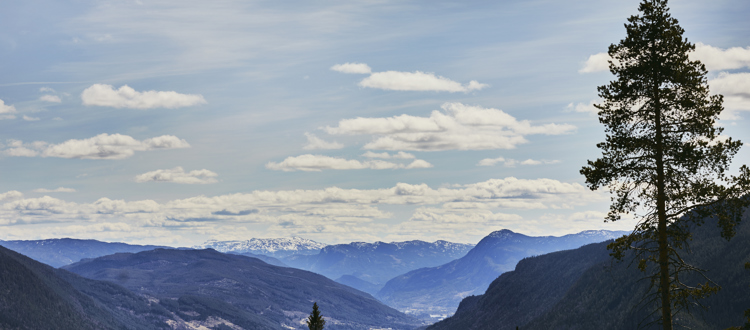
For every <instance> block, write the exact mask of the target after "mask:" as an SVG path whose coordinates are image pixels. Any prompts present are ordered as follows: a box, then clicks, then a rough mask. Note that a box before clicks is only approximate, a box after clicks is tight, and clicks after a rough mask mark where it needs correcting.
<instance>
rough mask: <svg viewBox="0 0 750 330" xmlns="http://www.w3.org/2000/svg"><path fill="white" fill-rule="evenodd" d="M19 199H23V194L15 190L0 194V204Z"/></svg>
mask: <svg viewBox="0 0 750 330" xmlns="http://www.w3.org/2000/svg"><path fill="white" fill-rule="evenodd" d="M20 198H23V193H21V192H20V191H17V190H11V191H8V192H4V193H2V194H0V202H5V201H10V200H16V199H20Z"/></svg>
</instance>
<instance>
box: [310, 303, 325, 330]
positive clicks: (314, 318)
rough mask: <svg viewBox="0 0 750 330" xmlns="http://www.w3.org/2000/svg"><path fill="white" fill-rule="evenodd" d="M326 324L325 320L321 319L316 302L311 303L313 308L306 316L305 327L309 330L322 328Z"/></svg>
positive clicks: (321, 329)
mask: <svg viewBox="0 0 750 330" xmlns="http://www.w3.org/2000/svg"><path fill="white" fill-rule="evenodd" d="M325 325H326V320H325V319H323V317H322V316H320V311H319V310H318V303H317V302H314V303H313V310H312V313H310V316H308V317H307V328H308V329H310V330H323V327H324V326H325Z"/></svg>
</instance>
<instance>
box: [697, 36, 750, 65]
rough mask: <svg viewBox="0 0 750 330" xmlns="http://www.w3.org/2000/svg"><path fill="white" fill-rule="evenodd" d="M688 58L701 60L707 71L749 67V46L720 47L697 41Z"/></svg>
mask: <svg viewBox="0 0 750 330" xmlns="http://www.w3.org/2000/svg"><path fill="white" fill-rule="evenodd" d="M690 59H692V60H699V61H701V62H702V63H703V64H705V65H706V69H708V70H709V71H718V70H731V69H740V68H743V67H747V68H750V47H745V48H742V47H732V48H729V49H721V48H717V47H713V46H710V45H705V44H703V43H700V42H698V43H696V44H695V51H694V52H692V53H690Z"/></svg>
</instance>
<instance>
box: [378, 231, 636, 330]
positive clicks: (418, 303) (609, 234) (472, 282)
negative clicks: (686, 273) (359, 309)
mask: <svg viewBox="0 0 750 330" xmlns="http://www.w3.org/2000/svg"><path fill="white" fill-rule="evenodd" d="M624 234H625V232H613V231H605V230H597V231H583V232H580V233H577V234H570V235H565V236H561V237H555V236H543V237H532V236H526V235H523V234H518V233H514V232H512V231H510V230H507V229H504V230H500V231H496V232H493V233H491V234H490V235H488V236H486V237H485V238H483V239H482V240H481V241H480V242H479V243H478V244H477V245H476V246H475V247H474V248H473V249H471V250H470V251H469V252H468V253H467V254H466V256H464V257H461V258H459V259H456V260H453V261H450V262H447V263H445V264H443V265H440V266H437V267H427V268H421V269H417V270H413V271H410V272H408V273H406V274H403V275H400V276H397V277H395V278H393V279H391V280H389V281H388V282H387V283H386V284H385V286H384V287H383V288H382V289H381V290H380V291H379V292H378V293H377V294H376V297H377V298H378V299H380V300H381V301H383V302H385V303H386V304H388V305H389V306H392V307H395V308H397V309H399V310H401V311H406V312H409V313H413V314H417V315H432V316H437V317H438V318H439V317H444V316H447V315H450V314H452V313H453V311H455V310H456V308H457V307H458V304H459V303H460V302H461V299H463V298H464V297H466V296H470V295H476V294H481V293H482V292H484V291H485V290H486V289H487V287H488V286H489V284H490V283H491V282H492V281H493V280H494V279H495V278H497V277H498V276H500V274H502V273H504V272H507V271H511V270H513V269H514V268H515V267H516V264H517V263H518V261H519V260H521V259H523V258H526V257H530V256H534V255H541V254H545V253H550V252H553V251H559V250H567V249H574V248H577V247H580V246H582V245H584V244H589V243H594V242H601V241H605V240H608V239H612V238H615V237H619V236H622V235H624Z"/></svg>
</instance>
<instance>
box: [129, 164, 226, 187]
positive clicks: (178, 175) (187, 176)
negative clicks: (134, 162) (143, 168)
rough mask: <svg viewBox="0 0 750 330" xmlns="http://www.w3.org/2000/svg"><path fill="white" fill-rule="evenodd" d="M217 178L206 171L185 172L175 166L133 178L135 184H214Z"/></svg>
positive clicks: (214, 174)
mask: <svg viewBox="0 0 750 330" xmlns="http://www.w3.org/2000/svg"><path fill="white" fill-rule="evenodd" d="M217 176H219V175H218V174H216V173H214V172H212V171H209V170H207V169H202V170H194V171H190V172H185V170H184V169H183V168H182V167H180V166H177V167H175V168H172V169H166V170H156V171H151V172H146V173H143V174H139V175H137V176H136V177H135V182H150V181H154V182H174V183H184V184H207V183H216V182H217V181H216V177H217Z"/></svg>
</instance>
